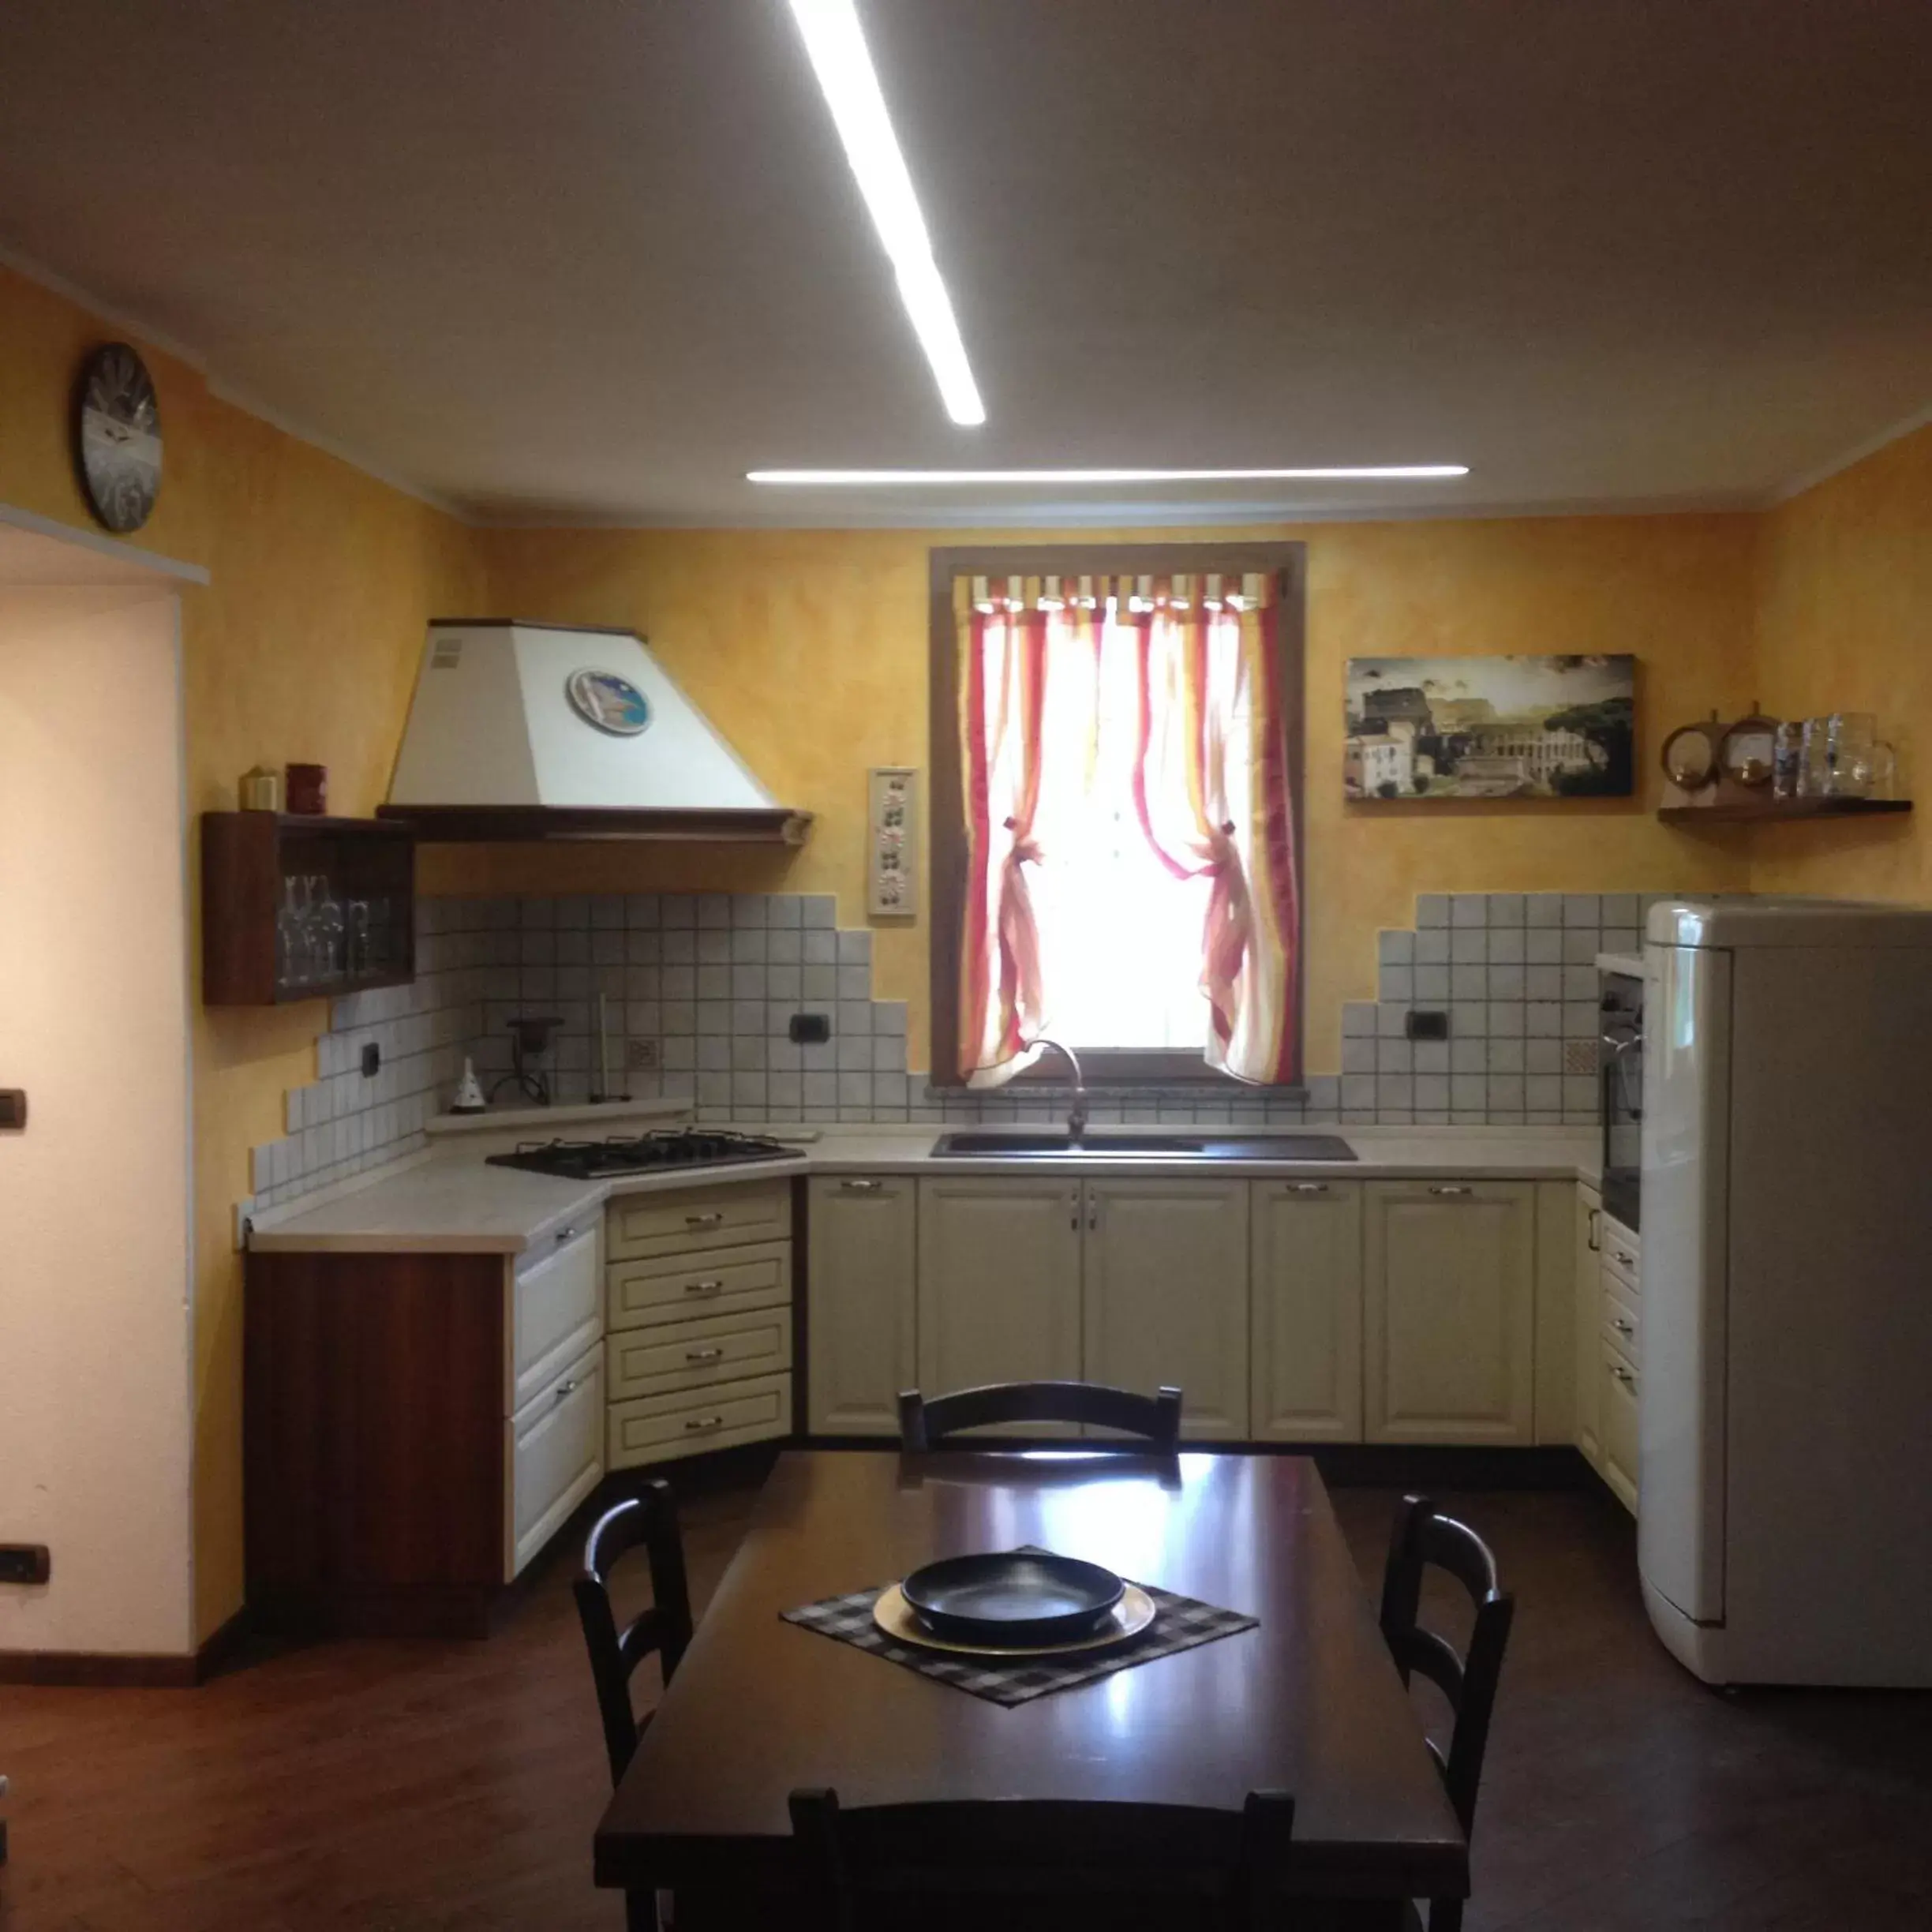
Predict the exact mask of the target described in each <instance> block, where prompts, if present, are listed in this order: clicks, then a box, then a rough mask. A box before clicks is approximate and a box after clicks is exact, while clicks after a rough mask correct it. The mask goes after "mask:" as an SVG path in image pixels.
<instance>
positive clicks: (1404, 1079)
mask: <svg viewBox="0 0 1932 1932" xmlns="http://www.w3.org/2000/svg"><path fill="white" fill-rule="evenodd" d="M1655 896H1656V895H1644V894H1638V893H1527V894H1525V893H1423V894H1421V895H1420V896H1419V897H1417V900H1416V919H1415V924H1414V926H1413V927H1410V928H1406V929H1401V930H1388V931H1384V932H1383V933H1381V934H1379V935H1378V938H1377V959H1376V975H1377V979H1376V994H1377V997H1376V999H1374V1000H1372V1001H1352V1002H1349V1003H1348V1004H1347V1005H1346V1006H1344V1008H1343V1009H1342V1047H1341V1065H1340V1066H1339V1069H1336V1070H1335V1071H1332V1072H1324V1073H1315V1074H1312V1075H1311V1076H1309V1079H1308V1080H1306V1082H1305V1085H1304V1087H1303V1088H1301V1089H1300V1090H1298V1091H1293V1092H1290V1091H1287V1090H1285V1089H1276V1088H1249V1087H1239V1086H1236V1085H1234V1084H1231V1083H1230V1082H1228V1081H1226V1080H1222V1079H1219V1078H1216V1077H1213V1076H1204V1078H1203V1079H1202V1080H1200V1082H1199V1083H1191V1084H1189V1085H1187V1086H1185V1087H1184V1088H1160V1089H1146V1090H1139V1091H1136V1090H1131V1089H1130V1090H1125V1091H1122V1090H1118V1089H1108V1090H1103V1091H1101V1092H1099V1094H1098V1095H1096V1097H1095V1104H1094V1107H1093V1118H1094V1119H1095V1121H1107V1122H1111V1121H1161V1122H1178V1123H1193V1124H1196V1125H1221V1124H1232V1125H1258V1124H1267V1125H1294V1124H1295V1123H1297V1122H1301V1121H1322V1122H1336V1121H1339V1122H1342V1123H1343V1124H1353V1125H1376V1124H1379V1125H1407V1124H1410V1123H1414V1124H1417V1125H1452V1124H1453V1125H1535V1126H1542V1125H1561V1124H1564V1123H1569V1124H1571V1125H1575V1124H1579V1123H1583V1122H1588V1121H1593V1120H1594V1119H1595V1118H1596V1106H1597V1095H1596V1082H1595V1075H1594V1069H1595V1065H1596V1059H1595V1042H1596V1039H1597V1005H1596V996H1597V975H1596V970H1595V966H1594V964H1593V962H1594V960H1595V958H1596V956H1597V953H1599V952H1634V951H1635V950H1636V949H1637V948H1638V943H1639V934H1640V928H1641V923H1642V913H1643V911H1644V908H1645V907H1646V905H1647V904H1648V903H1649V899H1650V898H1651V897H1655ZM417 922H418V934H417V964H418V972H417V979H416V981H415V983H414V984H413V985H411V986H408V987H395V988H391V989H388V990H384V991H380V992H374V993H367V994H358V995H357V996H355V997H354V998H350V999H344V1000H338V1001H336V1002H335V1003H334V1005H333V1007H332V1009H331V1013H330V1024H329V1030H328V1032H325V1033H324V1034H323V1035H322V1036H321V1037H320V1040H319V1041H318V1043H317V1050H316V1074H317V1077H316V1080H315V1081H314V1082H313V1084H311V1085H309V1086H306V1087H301V1088H295V1089H294V1090H293V1091H290V1094H289V1095H288V1099H287V1129H288V1130H287V1133H286V1136H284V1137H283V1138H282V1139H280V1140H275V1141H271V1142H270V1143H269V1144H268V1145H266V1146H264V1147H260V1148H256V1149H255V1150H254V1152H253V1176H252V1179H253V1188H254V1195H255V1200H256V1204H257V1205H259V1206H262V1207H271V1206H275V1205H277V1204H280V1203H283V1202H285V1201H286V1200H292V1199H294V1198H295V1197H296V1196H298V1195H305V1194H309V1193H313V1192H314V1191H316V1189H320V1188H324V1187H327V1186H329V1185H333V1184H334V1183H335V1182H337V1181H343V1180H346V1179H347V1178H350V1177H351V1176H352V1175H354V1174H358V1173H360V1172H362V1171H363V1170H365V1169H368V1168H370V1167H374V1166H381V1165H384V1164H385V1163H388V1162H390V1161H393V1160H395V1159H399V1158H400V1157H402V1155H406V1154H409V1153H411V1152H414V1151H416V1150H417V1149H418V1148H421V1146H423V1145H424V1144H425V1136H424V1132H423V1129H424V1125H425V1121H427V1120H428V1119H429V1117H430V1116H431V1115H432V1114H435V1113H436V1112H438V1111H439V1110H440V1109H441V1108H442V1107H443V1106H444V1105H446V1104H447V1101H448V1099H449V1096H450V1095H451V1092H452V1091H453V1090H454V1088H455V1082H456V1080H457V1077H458V1076H459V1074H460V1073H461V1071H462V1061H463V1059H464V1057H465V1056H466V1055H467V1056H468V1057H470V1058H471V1059H473V1060H474V1062H475V1064H476V1068H477V1074H478V1076H479V1077H480V1078H481V1080H482V1081H483V1083H484V1084H485V1088H492V1087H493V1086H494V1085H496V1083H498V1082H500V1081H504V1080H505V1076H507V1074H508V1073H509V1071H510V1065H511V1059H510V1035H509V1032H508V1022H509V1021H510V1020H511V1019H512V1018H513V1017H516V1016H518V1015H519V1014H533V1015H534V1014H545V1015H550V1016H554V1017H556V1019H557V1020H558V1021H559V1022H560V1025H559V1027H558V1030H557V1032H556V1037H555V1040H554V1043H553V1045H552V1049H551V1050H550V1052H549V1054H547V1055H546V1056H545V1063H544V1064H545V1067H546V1069H547V1071H548V1073H549V1080H550V1085H551V1089H552V1095H553V1097H554V1098H555V1099H556V1100H557V1101H558V1102H560V1103H571V1102H576V1101H582V1100H585V1099H588V1098H589V1096H590V1090H591V1087H592V1084H593V1073H594V1069H595V1063H596V1055H597V1015H598V1010H599V998H600V996H601V998H602V1001H603V1002H604V1005H605V1012H606V1013H607V1015H608V1034H609V1042H610V1056H611V1067H612V1075H613V1084H615V1085H616V1086H617V1087H618V1088H619V1089H620V1091H626V1092H627V1093H628V1094H629V1095H631V1097H633V1098H636V1099H649V1098H657V1097H671V1098H679V1099H687V1100H689V1101H690V1102H691V1104H692V1106H693V1107H694V1108H695V1111H696V1114H697V1117H698V1118H699V1119H710V1120H726V1119H736V1120H751V1121H755V1120H759V1119H765V1118H769V1119H773V1120H792V1121H799V1120H803V1121H885V1122H893V1121H921V1122H933V1123H941V1122H945V1123H958V1122H965V1123H971V1122H975V1121H1034V1120H1040V1121H1046V1120H1051V1119H1053V1118H1055V1117H1056V1115H1058V1114H1059V1113H1060V1112H1061V1111H1063V1110H1064V1109H1065V1104H1066V1098H1067V1095H1066V1090H1065V1088H1032V1087H1029V1088H1028V1089H1027V1091H1026V1093H1025V1096H1024V1099H1020V1098H1015V1097H1014V1090H1013V1089H1012V1088H1007V1089H1005V1090H1004V1091H998V1092H989V1093H986V1094H965V1093H961V1092H960V1091H957V1090H953V1089H943V1088H930V1087H929V1086H928V1085H927V1081H926V1077H925V1073H924V1072H923V1069H915V1068H911V1067H908V1039H907V1030H906V1009H905V1005H904V1002H901V1001H897V1000H881V999H875V998H874V997H873V989H872V935H871V932H870V931H869V930H863V929H859V930H840V929H839V927H838V926H837V909H836V905H835V902H834V901H833V899H832V898H831V897H829V895H823V894H800V893H631V894H628V895H621V894H616V893H609V894H597V895H590V896H579V897H558V898H535V897H532V898H494V899H425V900H421V901H419V902H418V904H417ZM1412 1009H1420V1010H1423V1011H1427V1012H1432V1013H1443V1014H1446V1015H1447V1023H1448V1037H1447V1039H1440V1040H1413V1039H1410V1038H1409V1037H1408V1017H1409V1014H1410V1011H1411V1010H1412ZM800 1012H805V1013H822V1014H823V1015H824V1016H825V1017H826V1020H827V1021H828V1022H829V1028H830V1035H831V1036H830V1038H829V1039H827V1040H826V1041H825V1042H824V1043H822V1044H807V1045H801V1044H799V1043H797V1042H796V1041H794V1040H792V1039H791V1037H790V1024H791V1020H792V1015H793V1014H794V1013H800ZM633 1040H635V1041H648V1042H651V1043H654V1045H655V1048H656V1053H657V1062H658V1065H657V1070H655V1071H650V1072H644V1071H633V1072H627V1071H626V1070H625V1069H626V1061H627V1057H628V1055H627V1042H629V1041H633ZM370 1045H373V1046H375V1047H377V1048H378V1049H379V1050H380V1068H379V1069H378V1070H377V1071H376V1073H375V1074H373V1076H369V1075H365V1074H364V1073H362V1072H361V1064H362V1059H363V1054H364V1050H365V1047H369V1046H370ZM508 1095H509V1088H508V1086H507V1082H506V1083H505V1085H504V1098H505V1099H507V1098H508Z"/></svg>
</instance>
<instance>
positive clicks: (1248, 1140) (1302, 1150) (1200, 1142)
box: [933, 1128, 1355, 1161]
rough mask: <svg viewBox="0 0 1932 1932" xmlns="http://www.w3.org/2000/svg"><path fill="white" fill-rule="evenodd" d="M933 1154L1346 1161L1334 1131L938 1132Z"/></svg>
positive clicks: (1344, 1146)
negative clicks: (1073, 1135) (1075, 1136)
mask: <svg viewBox="0 0 1932 1932" xmlns="http://www.w3.org/2000/svg"><path fill="white" fill-rule="evenodd" d="M933 1152H934V1155H937V1156H940V1157H942V1158H948V1159H960V1160H1054V1159H1059V1160H1084V1161H1088V1160H1199V1161H1352V1160H1353V1159H1354V1158H1355V1150H1354V1148H1351V1147H1350V1145H1349V1144H1348V1143H1347V1142H1346V1140H1343V1139H1342V1137H1341V1136H1340V1135H1339V1134H1237V1133H1105V1134H1092V1135H1088V1136H1084V1137H1083V1138H1082V1139H1080V1140H1072V1139H1070V1138H1069V1136H1067V1135H1065V1134H1064V1133H1052V1132H1050V1131H1039V1132H1028V1131H1026V1130H1024V1129H1015V1130H1013V1131H1010V1132H1007V1131H1002V1130H1001V1129H994V1128H989V1129H985V1130H983V1131H981V1132H975V1133H949V1134H942V1135H941V1136H940V1137H939V1140H938V1144H936V1145H935V1146H934V1148H933Z"/></svg>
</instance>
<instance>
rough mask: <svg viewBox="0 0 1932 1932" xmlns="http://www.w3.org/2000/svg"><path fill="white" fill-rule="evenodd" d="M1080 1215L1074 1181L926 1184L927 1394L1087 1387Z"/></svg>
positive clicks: (923, 1300)
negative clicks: (993, 1387)
mask: <svg viewBox="0 0 1932 1932" xmlns="http://www.w3.org/2000/svg"><path fill="white" fill-rule="evenodd" d="M1083 1212H1084V1211H1083V1203H1082V1200H1081V1193H1080V1182H1079V1181H1076V1180H1065V1179H1056V1180H1047V1179H1045V1178H1037V1177H1034V1178H1029V1177H1026V1176H1017V1177H1015V1178H1013V1179H1010V1180H1009V1179H1007V1178H1005V1176H1003V1175H1002V1176H992V1177H987V1178H980V1177H977V1176H969V1175H961V1176H960V1177H958V1178H957V1179H955V1178H944V1179H936V1180H923V1181H920V1182H919V1204H918V1219H919V1294H918V1311H919V1313H918V1322H919V1348H918V1358H919V1387H922V1388H923V1389H926V1390H927V1391H939V1390H946V1389H960V1388H972V1387H976V1386H977V1385H979V1383H985V1382H1054V1381H1074V1380H1078V1379H1079V1378H1080V1374H1081V1365H1080V1238H1081V1225H1082V1220H1083ZM1027 1432H1028V1433H1029V1434H1039V1433H1042V1431H1039V1430H1037V1429H1029V1430H1028V1431H1027ZM1050 1433H1065V1432H1064V1431H1053V1432H1050Z"/></svg>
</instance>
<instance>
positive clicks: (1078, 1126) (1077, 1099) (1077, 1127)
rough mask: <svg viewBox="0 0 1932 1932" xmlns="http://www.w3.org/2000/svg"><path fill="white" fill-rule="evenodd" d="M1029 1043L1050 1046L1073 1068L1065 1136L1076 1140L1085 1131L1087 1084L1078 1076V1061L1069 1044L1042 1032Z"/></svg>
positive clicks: (1036, 1045) (1037, 1045)
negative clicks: (1070, 1103) (1071, 1099)
mask: <svg viewBox="0 0 1932 1932" xmlns="http://www.w3.org/2000/svg"><path fill="white" fill-rule="evenodd" d="M1029 1044H1031V1045H1032V1046H1035V1047H1051V1048H1052V1049H1053V1050H1054V1052H1055V1053H1057V1054H1059V1056H1060V1057H1061V1059H1063V1060H1064V1061H1065V1062H1066V1063H1067V1065H1069V1067H1070V1068H1072V1069H1073V1105H1072V1106H1070V1107H1069V1108H1068V1109H1067V1138H1068V1139H1069V1140H1078V1139H1079V1138H1080V1136H1081V1135H1082V1134H1084V1133H1085V1132H1086V1131H1087V1084H1086V1082H1085V1081H1084V1080H1083V1079H1082V1078H1081V1076H1080V1061H1079V1060H1078V1059H1077V1058H1076V1057H1075V1055H1074V1052H1073V1048H1072V1047H1064V1046H1062V1045H1061V1043H1060V1042H1059V1041H1058V1040H1057V1039H1048V1038H1047V1035H1045V1034H1043V1033H1041V1034H1037V1035H1035V1037H1034V1038H1033V1039H1032V1041H1031V1042H1030V1043H1029Z"/></svg>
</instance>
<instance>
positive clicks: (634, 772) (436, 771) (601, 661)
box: [378, 619, 811, 845]
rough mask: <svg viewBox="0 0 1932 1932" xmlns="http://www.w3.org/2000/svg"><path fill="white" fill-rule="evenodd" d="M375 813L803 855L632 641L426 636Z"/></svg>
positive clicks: (558, 632)
mask: <svg viewBox="0 0 1932 1932" xmlns="http://www.w3.org/2000/svg"><path fill="white" fill-rule="evenodd" d="M378 815H379V816H380V817H382V818H399V819H406V820H407V821H408V822H409V823H410V825H411V826H414V828H415V829H416V833H417V837H420V838H421V839H424V840H426V841H431V842H432V843H433V842H443V841H455V840H474V839H631V840H635V839H678V840H687V841H688V840H706V841H733V842H743V841H751V842H755V843H760V844H784V845H798V844H803V842H804V839H805V834H806V831H807V828H808V827H809V826H810V825H811V814H810V813H809V812H800V811H792V810H791V809H789V808H788V807H785V806H783V805H780V804H778V803H777V802H776V801H775V800H774V799H773V797H772V796H771V794H770V793H769V792H767V791H766V789H765V788H764V787H763V786H762V785H761V784H759V783H758V781H757V780H756V779H755V778H754V777H752V775H751V773H750V772H749V771H747V769H745V767H744V766H743V763H742V762H741V761H740V760H739V757H738V754H736V752H735V751H732V748H731V747H730V746H729V745H728V744H727V743H725V740H724V739H722V738H721V737H720V736H718V734H717V731H716V730H715V728H713V725H711V722H710V720H709V719H708V718H706V717H705V715H704V713H702V711H700V710H698V707H697V706H695V705H694V704H693V703H692V702H691V700H690V699H689V698H687V697H686V696H685V695H684V694H683V691H680V690H679V689H678V687H677V686H676V684H674V683H672V681H671V680H670V678H669V677H668V676H666V675H665V672H664V670H663V669H662V668H661V666H660V665H658V663H657V660H656V659H655V658H654V657H652V655H651V654H650V651H649V650H647V649H646V647H645V644H644V641H643V639H642V638H640V637H638V635H637V634H636V633H635V631H600V630H590V629H584V628H581V627H575V626H571V625H563V624H537V623H522V622H520V621H519V620H515V619H509V620H490V619H452V620H440V621H438V622H436V623H432V624H431V625H430V627H429V638H428V640H427V641H426V642H425V644H424V646H423V654H422V662H421V665H419V666H418V667H417V672H416V695H415V696H414V698H412V699H411V700H410V714H409V722H408V724H407V725H405V726H404V728H403V732H402V748H401V750H400V751H399V752H398V753H397V754H396V762H395V776H394V777H392V778H391V780H390V781H389V800H388V803H387V804H385V805H383V806H381V807H378Z"/></svg>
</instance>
